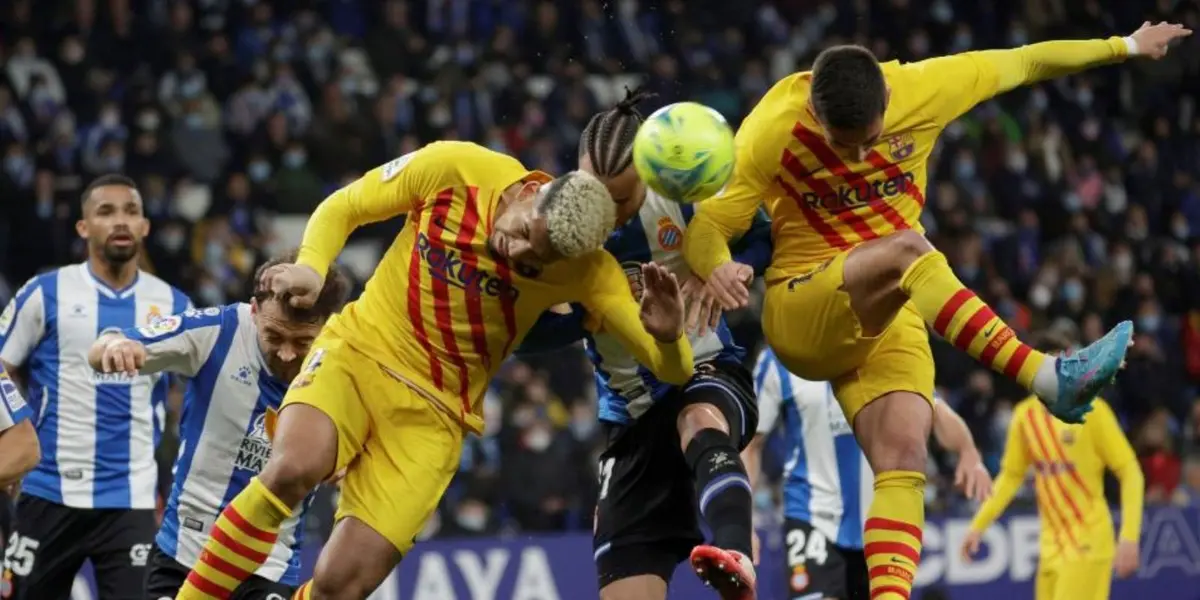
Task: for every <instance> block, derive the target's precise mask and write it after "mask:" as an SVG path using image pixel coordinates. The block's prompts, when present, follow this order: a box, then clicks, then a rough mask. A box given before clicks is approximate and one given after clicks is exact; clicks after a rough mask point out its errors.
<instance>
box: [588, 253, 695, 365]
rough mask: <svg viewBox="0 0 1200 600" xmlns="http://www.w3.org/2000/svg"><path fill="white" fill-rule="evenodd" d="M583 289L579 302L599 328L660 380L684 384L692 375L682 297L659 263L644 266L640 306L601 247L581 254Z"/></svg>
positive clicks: (689, 345)
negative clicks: (684, 331) (583, 273)
mask: <svg viewBox="0 0 1200 600" xmlns="http://www.w3.org/2000/svg"><path fill="white" fill-rule="evenodd" d="M583 260H585V261H587V266H586V270H585V276H586V277H587V281H588V283H587V288H588V289H587V292H586V297H585V298H583V305H584V306H585V307H587V310H588V312H590V313H591V314H592V315H594V316H595V317H596V320H597V321H598V322H597V323H596V329H597V330H600V329H603V330H604V331H605V332H607V333H610V334H612V335H614V336H616V338H617V339H618V340H619V341H620V342H621V345H622V346H624V347H625V349H626V350H628V351H629V352H630V353H631V354H633V356H634V358H636V359H637V361H638V362H639V363H641V364H642V365H644V366H645V367H646V368H647V369H650V371H651V372H652V373H654V375H655V376H656V377H658V378H659V379H660V380H662V381H663V382H666V383H670V384H672V385H683V384H685V383H687V382H688V380H689V379H691V378H692V374H693V372H694V366H693V364H692V361H693V356H692V345H691V343H689V342H688V339H687V336H685V335H684V334H683V318H684V317H683V297H682V296H681V295H680V293H679V284H678V282H676V281H675V280H674V277H673V276H672V275H671V274H670V273H669V272H668V271H667V270H666V269H664V268H663V267H660V266H658V265H655V264H653V263H650V264H648V265H643V267H642V273H643V276H644V278H645V285H644V286H643V287H644V288H645V291H643V297H642V304H641V305H640V306H639V304H638V302H637V301H635V300H634V299H633V294H632V293H631V292H630V290H629V282H628V280H627V279H626V277H625V272H624V271H622V270H621V267H620V265H618V264H617V260H616V259H615V258H613V257H612V255H611V254H609V253H608V252H606V251H604V250H598V251H596V252H593V253H592V254H590V255H588V256H587V257H585V258H584V259H583Z"/></svg>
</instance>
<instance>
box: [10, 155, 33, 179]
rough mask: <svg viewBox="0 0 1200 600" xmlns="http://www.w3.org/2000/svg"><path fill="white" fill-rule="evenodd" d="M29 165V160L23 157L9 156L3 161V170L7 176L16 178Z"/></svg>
mask: <svg viewBox="0 0 1200 600" xmlns="http://www.w3.org/2000/svg"><path fill="white" fill-rule="evenodd" d="M28 165H29V159H27V158H25V157H24V156H9V157H6V158H5V159H4V170H5V171H6V172H8V174H9V175H13V176H16V175H18V174H19V173H21V172H23V171H24V170H25V168H26V166H28Z"/></svg>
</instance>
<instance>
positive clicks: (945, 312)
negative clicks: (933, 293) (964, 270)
mask: <svg viewBox="0 0 1200 600" xmlns="http://www.w3.org/2000/svg"><path fill="white" fill-rule="evenodd" d="M974 297H975V292H972V291H971V290H968V289H966V288H963V289H961V290H958V291H957V292H955V293H954V295H953V296H951V297H950V300H948V301H946V304H945V305H943V306H942V310H941V311H939V312H938V316H937V319H934V321H933V330H934V331H936V332H937V334H938V335H940V336H942V337H946V329H947V328H949V327H950V321H952V320H953V319H954V315H956V314H958V309H960V308H962V307H963V305H964V304H966V303H967V300H970V299H971V298H974Z"/></svg>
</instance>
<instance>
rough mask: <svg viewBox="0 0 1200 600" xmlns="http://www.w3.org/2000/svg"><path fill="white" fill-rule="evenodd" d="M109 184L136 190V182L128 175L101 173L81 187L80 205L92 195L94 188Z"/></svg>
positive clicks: (85, 202)
mask: <svg viewBox="0 0 1200 600" xmlns="http://www.w3.org/2000/svg"><path fill="white" fill-rule="evenodd" d="M110 185H119V186H122V187H127V188H129V189H131V190H133V191H135V192H136V191H137V183H136V182H134V181H133V179H130V178H129V177H126V176H125V175H122V174H120V173H109V174H108V175H101V176H99V177H97V178H95V179H93V180H92V182H91V183H89V184H88V185H87V187H85V188H83V194H82V195H81V196H80V205H83V204H87V201H88V200H90V199H91V197H92V192H93V191H95V190H96V188H102V187H106V186H110Z"/></svg>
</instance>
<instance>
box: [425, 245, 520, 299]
mask: <svg viewBox="0 0 1200 600" xmlns="http://www.w3.org/2000/svg"><path fill="white" fill-rule="evenodd" d="M417 251H418V252H420V253H421V258H423V259H424V260H425V263H426V264H428V265H429V275H430V276H431V277H433V278H434V279H437V280H438V281H442V282H445V283H447V284H449V285H452V286H454V287H456V288H459V289H461V290H463V291H464V292H466V293H468V294H485V295H488V296H491V297H493V298H510V299H512V300H516V299H517V296H518V295H520V291H519V290H517V288H516V287H515V286H513V285H512V284H511V283H509V282H507V281H505V280H503V279H501V278H500V277H498V276H496V275H495V274H494V273H489V272H487V271H485V270H483V269H480V268H479V267H477V266H475V265H468V264H466V263H465V262H463V257H462V253H460V252H459V251H458V250H457V249H455V248H448V247H446V245H445V244H441V243H436V244H435V243H433V242H432V241H431V240H430V239H429V236H427V235H425V233H424V232H419V233H417Z"/></svg>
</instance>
